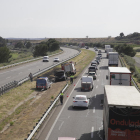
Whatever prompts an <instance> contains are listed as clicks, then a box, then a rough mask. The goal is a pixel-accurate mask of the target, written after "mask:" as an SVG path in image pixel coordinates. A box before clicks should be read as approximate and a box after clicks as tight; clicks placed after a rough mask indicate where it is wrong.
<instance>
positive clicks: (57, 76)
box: [54, 70, 67, 82]
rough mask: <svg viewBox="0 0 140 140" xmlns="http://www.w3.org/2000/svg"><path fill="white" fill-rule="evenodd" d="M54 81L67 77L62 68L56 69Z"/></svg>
mask: <svg viewBox="0 0 140 140" xmlns="http://www.w3.org/2000/svg"><path fill="white" fill-rule="evenodd" d="M54 76H55V82H56V81H60V80H66V79H67V75H66V73H65V71H64V70H59V71H56V72H55V74H54Z"/></svg>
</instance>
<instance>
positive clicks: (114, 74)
mask: <svg viewBox="0 0 140 140" xmlns="http://www.w3.org/2000/svg"><path fill="white" fill-rule="evenodd" d="M107 79H108V81H109V85H124V86H131V71H130V70H129V69H128V68H127V67H109V68H108V76H107Z"/></svg>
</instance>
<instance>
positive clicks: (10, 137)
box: [0, 50, 95, 140]
mask: <svg viewBox="0 0 140 140" xmlns="http://www.w3.org/2000/svg"><path fill="white" fill-rule="evenodd" d="M94 57H95V53H94V52H92V51H89V50H83V51H82V53H81V54H80V55H79V56H77V57H76V58H74V59H72V61H74V62H76V69H77V73H76V75H75V78H76V77H77V76H78V75H79V73H80V72H81V71H82V70H83V69H84V68H85V67H86V66H87V65H88V64H89V63H90V62H91V60H92V59H93V58H94ZM57 69H60V66H57V67H55V68H53V69H52V70H50V71H47V72H46V73H44V74H42V75H41V76H47V77H49V78H50V79H53V77H54V76H53V75H54V71H56V70H57ZM35 80H36V79H34V81H33V82H30V81H27V82H26V83H24V84H22V85H21V86H19V87H17V88H15V89H12V90H11V91H10V92H8V93H6V94H4V95H3V96H1V97H0V130H1V133H0V140H21V139H25V138H27V134H29V133H30V130H33V127H34V126H36V123H38V120H40V118H41V117H42V114H44V112H46V111H47V109H48V107H49V106H50V101H51V100H54V99H55V98H56V97H57V95H58V94H59V93H60V91H61V89H62V88H63V87H64V86H65V85H66V81H61V82H57V83H54V84H52V87H51V88H50V89H48V90H45V91H39V90H36V89H35V85H36V81H35Z"/></svg>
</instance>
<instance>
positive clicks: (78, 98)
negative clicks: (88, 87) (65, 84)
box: [75, 97, 86, 100]
mask: <svg viewBox="0 0 140 140" xmlns="http://www.w3.org/2000/svg"><path fill="white" fill-rule="evenodd" d="M75 100H86V98H85V97H76V98H75Z"/></svg>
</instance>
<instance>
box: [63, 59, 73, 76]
mask: <svg viewBox="0 0 140 140" xmlns="http://www.w3.org/2000/svg"><path fill="white" fill-rule="evenodd" d="M74 65H75V63H74V62H72V61H71V62H66V63H63V64H61V69H62V70H64V71H65V73H67V74H68V75H69V74H70V75H74V74H76V68H75V66H74Z"/></svg>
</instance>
